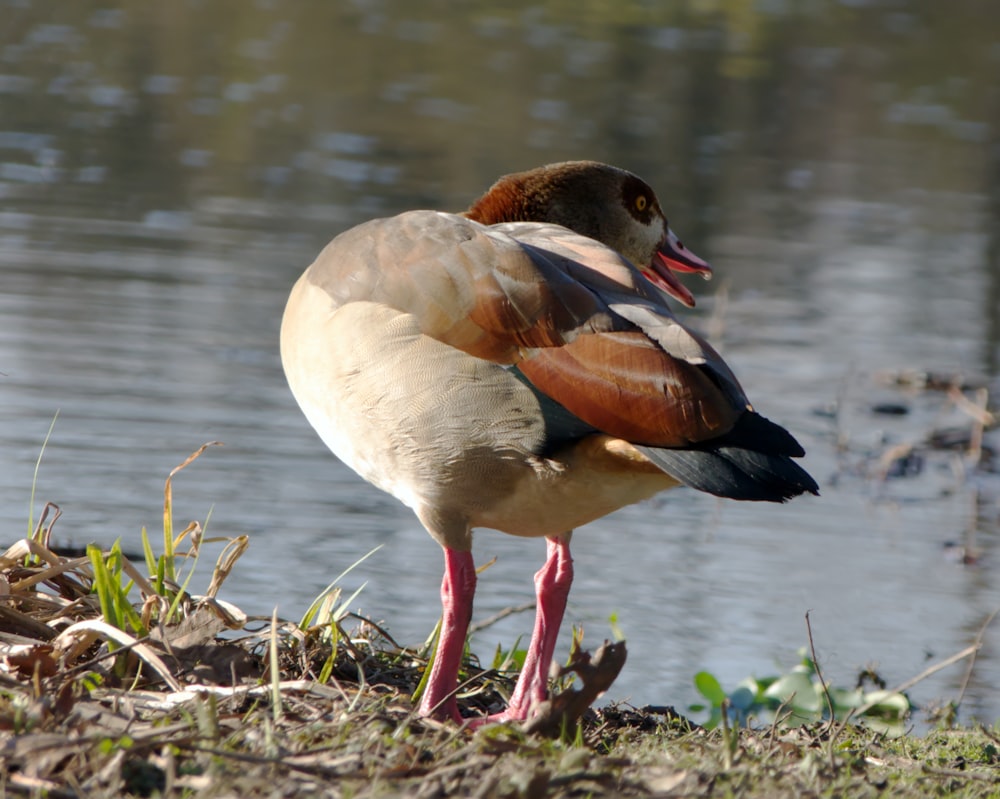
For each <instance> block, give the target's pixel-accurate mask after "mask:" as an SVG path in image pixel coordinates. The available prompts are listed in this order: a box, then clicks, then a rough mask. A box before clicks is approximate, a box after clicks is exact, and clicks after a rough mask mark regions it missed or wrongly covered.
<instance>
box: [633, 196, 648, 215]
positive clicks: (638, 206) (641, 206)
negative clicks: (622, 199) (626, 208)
mask: <svg viewBox="0 0 1000 799" xmlns="http://www.w3.org/2000/svg"><path fill="white" fill-rule="evenodd" d="M647 205H649V200H647V199H646V195H645V194H640V195H639V196H638V197H636V198H635V210H636V211H645V210H646V206H647Z"/></svg>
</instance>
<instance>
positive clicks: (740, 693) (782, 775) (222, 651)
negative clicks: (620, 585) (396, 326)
mask: <svg viewBox="0 0 1000 799" xmlns="http://www.w3.org/2000/svg"><path fill="white" fill-rule="evenodd" d="M197 454H198V453H196V454H195V456H193V457H192V459H193V458H194V457H197ZM192 459H189V461H187V462H185V464H182V465H181V467H178V468H184V467H185V466H186V465H187V464H188V463H190V460H192ZM175 472H176V470H175ZM171 476H172V475H171ZM56 518H57V512H56V511H55V510H54V509H52V508H47V509H46V511H45V512H44V513H43V514H42V518H41V519H40V520H39V522H38V523H37V524H35V525H33V533H32V535H31V536H29V537H28V538H25V539H23V540H21V541H19V542H16V543H15V544H13V545H12V546H11V547H10V548H9V549H8V550H7V551H6V553H4V554H3V555H2V556H0V597H2V600H3V601H0V762H2V769H0V797H3V796H7V795H10V796H39V797H42V796H45V797H132V796H143V797H145V796H170V797H179V796H205V797H209V796H211V797H229V796H232V797H326V796H330V797H349V796H356V797H368V796H407V797H435V796H477V797H542V796H558V797H562V796H565V797H576V796H593V797H602V796H608V797H611V796H622V797H633V796H634V797H640V796H641V797H647V796H688V797H716V796H718V797H727V796H750V797H786V796H787V797H801V796H831V797H833V796H850V797H868V796H873V797H874V796H914V797H917V796H920V797H924V796H960V797H986V796H998V795H1000V736H998V734H997V732H996V731H995V730H992V729H987V728H983V727H977V728H964V729H963V728H953V727H950V728H947V729H944V728H942V729H940V730H938V731H935V732H933V733H931V734H929V735H926V736H923V737H919V738H918V737H913V736H908V735H906V734H889V733H887V732H886V731H885V729H886V728H885V727H884V726H879V727H877V728H876V726H873V725H872V724H869V725H867V726H859V725H857V724H854V723H852V721H851V718H852V717H854V718H870V719H871V720H872V721H873V722H876V721H877V722H880V723H882V724H884V722H885V721H886V720H887V718H888V719H889V720H890V721H891V720H893V719H896V718H897V717H898V715H899V714H900V713H905V712H906V710H907V709H908V705H907V704H906V702H905V697H904V696H903V694H901V693H898V692H892V691H889V692H875V691H872V692H868V693H863V692H858V693H856V694H855V693H853V692H846V691H845V692H839V693H838V691H837V690H836V689H831V688H830V687H829V686H826V685H825V683H823V682H822V679H821V675H820V674H819V673H818V670H817V669H816V666H815V664H814V663H813V661H812V660H809V659H806V660H805V661H804V665H803V666H801V667H799V668H797V669H796V670H794V671H793V672H792V673H791V674H789V675H783V676H778V677H776V678H774V679H770V680H766V681H758V682H756V683H755V684H754V685H753V686H747V685H741V686H740V687H738V688H737V690H736V691H734V692H732V693H729V694H726V693H725V692H723V691H722V689H721V687H719V686H718V684H717V682H714V680H713V678H711V675H704V674H703V675H698V684H699V689H700V690H701V691H702V693H703V695H704V696H705V697H706V708H705V709H706V711H708V715H709V716H710V719H709V720H708V721H706V722H705V723H706V725H707V726H704V727H703V726H699V725H698V724H694V723H692V722H690V721H688V720H687V719H685V718H684V717H683V716H682V715H680V714H678V713H676V712H674V711H673V709H671V708H632V707H624V706H617V707H610V708H604V709H601V710H599V711H593V710H590V711H587V712H586V713H585V714H584V715H583V717H582V718H581V719H579V721H575V720H573V719H572V718H569V719H566V720H564V722H563V723H562V724H560V725H555V726H552V727H551V728H550V729H549V730H547V731H545V732H546V734H544V735H543V734H541V733H527V732H525V731H524V730H522V729H518V728H514V727H511V726H494V727H489V728H486V729H481V730H479V731H477V732H474V733H473V732H470V731H468V730H466V729H464V728H457V727H456V726H455V725H453V724H440V723H437V722H434V721H429V720H425V719H419V718H416V717H415V715H414V713H413V707H414V705H413V702H412V701H411V696H412V694H413V693H414V691H417V690H418V689H419V684H420V680H421V677H422V675H423V674H424V673H425V671H426V666H427V651H426V647H425V648H424V649H417V650H410V649H406V648H403V647H401V646H399V645H398V644H397V643H396V642H395V641H393V640H392V639H391V638H390V637H389V636H388V635H387V634H386V633H385V632H384V631H383V630H381V629H380V628H379V627H378V626H377V625H375V624H373V623H372V622H370V621H368V620H365V619H361V618H359V617H357V616H354V615H353V614H351V613H349V612H348V607H351V606H353V605H354V604H355V597H354V596H351V597H346V598H345V597H343V596H341V594H340V591H339V588H338V587H337V586H336V584H335V585H333V586H331V587H330V589H328V591H327V592H325V593H324V594H323V595H322V596H321V597H319V598H318V599H317V601H316V602H315V603H314V605H313V606H312V607H311V608H309V610H308V611H307V613H306V614H305V615H304V616H303V618H301V619H299V620H295V621H291V620H281V619H277V618H268V619H259V618H258V619H254V618H247V617H246V616H245V615H244V614H243V613H242V612H241V611H240V610H239V609H238V608H235V607H233V606H232V605H230V604H228V603H226V602H225V601H224V600H222V599H221V598H220V589H221V587H222V585H223V583H224V581H225V579H226V577H227V576H228V575H229V574H230V572H231V571H232V570H233V568H234V567H236V564H237V561H238V558H239V555H240V554H241V553H242V552H243V550H244V549H245V548H246V546H247V541H246V539H245V537H238V538H235V539H232V540H225V541H213V540H210V539H208V538H206V537H205V535H204V533H203V530H202V527H201V525H199V524H198V523H192V524H190V525H188V526H187V527H185V528H184V529H183V530H177V529H175V526H174V522H173V513H172V490H171V485H170V479H168V480H167V484H166V491H165V503H164V529H163V532H162V539H163V540H162V543H160V542H157V543H156V544H155V545H154V544H153V542H152V541H151V539H150V537H149V536H146V535H145V534H144V535H143V552H142V553H139V554H138V555H137V556H135V557H129V556H128V555H127V554H125V553H123V552H122V551H121V549H120V548H119V547H117V546H115V547H112V548H111V549H110V550H108V551H101V550H99V549H97V548H96V547H88V548H87V550H85V551H83V552H79V553H71V552H65V551H61V552H60V551H56V550H54V549H53V547H52V545H51V539H52V532H53V524H54V522H55V519H56ZM157 550H158V551H157ZM209 550H219V554H218V555H217V556H216V558H215V563H214V566H213V567H212V568H211V575H210V576H209V575H208V574H207V572H208V568H207V567H206V566H205V565H204V564H203V565H202V567H201V571H200V572H199V579H198V580H197V581H193V580H192V575H193V574H194V571H195V567H196V565H197V564H198V561H199V559H201V558H202V557H204V556H205V553H207V552H208V551H209ZM201 572H204V573H205V574H204V578H207V584H208V587H207V588H206V589H205V590H204V593H203V594H201V595H196V594H195V593H194V589H193V588H192V587H191V586H192V583H193V582H199V583H204V582H205V580H204V579H202V574H201ZM614 651H615V652H619V654H620V655H623V654H624V651H623V650H614ZM515 662H516V653H510V654H509V655H507V656H504V655H501V656H499V657H498V659H497V660H496V661H495V662H493V663H492V664H488V665H487V664H484V666H486V667H480V665H479V663H478V662H477V661H476V660H475V659H474V658H470V661H469V663H468V666H467V669H466V672H465V675H464V676H466V677H467V678H468V679H467V682H466V684H465V685H464V686H463V688H462V694H461V697H460V702H461V705H462V708H463V711H465V712H466V713H467V714H470V715H471V714H475V713H479V712H483V711H485V710H486V709H489V708H495V707H496V706H497V705H498V704H500V703H502V701H503V697H504V696H505V695H507V693H508V692H509V688H510V673H509V672H510V667H511V666H512V665H514V664H515ZM599 665H600V661H599V659H598V658H597V657H596V656H595V658H594V660H593V661H588V659H587V657H586V656H585V655H584V654H583V653H582V652H581V653H577V654H576V656H575V661H574V664H573V668H572V669H570V670H569V671H567V673H566V674H565V675H564V676H563V677H562V678H560V679H559V680H558V681H557V687H558V689H559V690H560V691H562V692H564V694H563V695H570V693H571V692H573V691H582V692H585V691H586V690H587V689H588V685H590V680H591V677H592V674H591V673H590V672H588V671H587V668H590V667H595V668H596V667H598V666H599ZM619 665H620V664H619ZM574 671H575V674H574V673H572V672H574ZM782 685H784V686H785V689H786V690H785V692H784V693H782V691H781V690H779V687H780V686H782ZM806 700H808V701H806ZM880 702H881V705H880ZM901 702H902V705H901V704H900V703H901ZM852 703H853V704H852ZM878 707H881V711H880V712H878V713H876V710H875V709H876V708H878ZM844 708H846V709H847V710H848V711H849V713H848V714H847V715H848V718H847V719H846V720H845V719H844V718H843V717H844V716H845V713H843V712H841V713H839V714H838V713H837V712H836V711H838V710H842V709H844ZM800 710H801V711H802V713H806V714H808V713H813V714H814V718H815V720H813V721H810V722H808V723H805V724H801V723H797V717H799V720H801V713H799V712H798V711H800ZM830 710H834V711H835V712H834V713H832V714H831V713H830V712H829V711H830ZM765 713H766V714H767V715H765ZM893 714H895V715H893ZM838 715H839V716H840V717H841V718H840V720H838ZM831 716H832V718H831ZM806 718H808V715H806ZM741 720H743V721H747V720H749V722H750V723H749V726H744V725H742V724H740V722H741ZM901 729H903V727H901V726H897V727H896V728H895V730H896V732H897V733H898V732H899V730H901Z"/></svg>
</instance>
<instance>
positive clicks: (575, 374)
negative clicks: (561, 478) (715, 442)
mask: <svg viewBox="0 0 1000 799" xmlns="http://www.w3.org/2000/svg"><path fill="white" fill-rule="evenodd" d="M526 355H527V357H526V358H525V359H524V360H523V361H521V362H520V363H519V364H518V368H519V369H520V370H521V372H522V373H523V374H524V375H525V377H527V378H528V379H529V380H530V381H531V383H532V384H533V385H534V386H535V387H536V388H537V389H538V390H539V391H541V392H542V393H544V394H545V395H547V396H548V397H551V398H552V399H553V400H555V401H556V402H558V403H559V404H560V405H562V406H563V407H565V408H566V409H567V410H569V411H570V412H572V413H573V414H575V415H576V416H578V417H579V418H580V419H582V420H583V421H585V422H587V423H588V424H590V425H592V426H593V427H595V428H597V429H598V430H600V431H602V432H604V433H607V434H609V435H612V436H616V437H618V438H623V439H626V440H628V441H631V442H634V443H641V444H647V445H650V446H656V447H684V446H687V445H689V444H691V443H694V442H699V441H705V440H708V439H711V438H716V437H718V436H720V435H722V434H724V433H726V432H727V431H728V430H729V429H730V428H732V426H733V425H734V424H735V423H736V420H737V418H738V417H739V416H740V414H741V413H743V412H744V411H745V410H746V408H745V407H740V406H739V405H736V404H734V403H733V402H732V400H731V399H730V398H729V397H728V396H727V394H726V393H724V392H723V391H720V389H719V387H718V386H717V385H716V384H715V382H714V381H713V380H712V379H710V377H709V376H708V375H707V374H706V373H705V371H704V370H703V368H702V367H700V366H697V365H694V364H691V363H688V362H687V361H684V360H680V359H677V358H673V357H671V356H670V355H668V354H667V353H666V352H664V351H663V350H662V349H661V348H660V347H659V346H658V345H657V344H656V343H655V342H653V341H652V340H651V339H650V338H649V337H647V336H646V334H645V333H643V332H642V331H640V330H622V331H611V332H601V333H591V334H587V335H581V336H578V337H577V338H575V339H573V341H571V342H569V343H568V344H566V345H564V346H562V347H553V348H546V349H540V350H536V351H533V352H531V353H527V354H526Z"/></svg>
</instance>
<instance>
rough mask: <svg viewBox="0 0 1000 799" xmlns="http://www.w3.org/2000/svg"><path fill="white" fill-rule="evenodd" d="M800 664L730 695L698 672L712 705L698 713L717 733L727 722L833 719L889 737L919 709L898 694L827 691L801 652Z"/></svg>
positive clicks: (749, 681) (751, 680)
mask: <svg viewBox="0 0 1000 799" xmlns="http://www.w3.org/2000/svg"><path fill="white" fill-rule="evenodd" d="M799 654H800V657H801V659H800V661H799V663H798V664H797V665H796V666H794V667H793V668H792V669H791V670H790V671H789V672H788V673H786V674H780V675H772V676H769V677H759V678H758V677H747V678H745V679H743V680H741V681H740V682H739V683H738V684H737V685H736V687H735V688H734V689H733V690H732V691H729V692H727V691H726V690H725V689H724V688H723V687H722V684H721V683H720V682H719V680H718V679H717V678H716V677H715V675H714V674H710V673H709V672H707V671H701V672H698V674H696V675H695V677H694V684H695V688H697V689H698V693H700V694H701V695H702V696H703V697H705V699H706V700H707V702H706V703H698V704H693V705H691V706H690V707H689V710H691V711H693V712H704V711H708V713H709V718H708V720H707V721H706V722H705V726H706V727H709V728H710V729H714V728H715V727H717V726H719V725H720V724H721V723H722V722H723V714H724V713H725V714H726V719H727V720H728V721H729V722H730V723H732V724H735V725H737V726H746V725H747V724H748V723H749V722H750V720H751V719H756V720H758V721H761V722H764V723H771V722H774V721H777V722H779V723H782V724H791V725H796V724H807V723H809V722H814V721H819V720H822V719H826V718H829V717H830V713H831V709H832V712H833V715H834V717H835V718H837V719H844V718H846V717H847V716H849V715H851V716H856V717H858V718H861V719H864V720H865V721H866V723H868V724H870V725H873V726H877V727H879V728H881V729H883V730H886V731H892V730H893V729H895V728H899V727H901V725H902V722H903V721H904V719H905V718H906V717H907V715H908V714H909V712H910V711H911V710H912V709H913V706H912V704H911V703H910V700H909V698H907V696H906V695H905V694H903V693H900V692H898V691H887V690H884V689H876V690H868V691H866V690H865V689H864V688H863V687H860V686H859V687H857V688H838V687H834V686H824V684H823V682H822V680H820V678H819V672H818V670H817V668H816V663H815V662H814V661H813V660H812V658H810V657H809V656H808V655H807V654H806V650H805V649H802V650H800V651H799Z"/></svg>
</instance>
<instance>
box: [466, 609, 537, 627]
mask: <svg viewBox="0 0 1000 799" xmlns="http://www.w3.org/2000/svg"><path fill="white" fill-rule="evenodd" d="M535 606H536V605H535V602H534V601H532V602H524V603H522V604H520V605H512V606H510V607H508V608H504V609H503V610H501V611H499V612H498V613H494V614H493V615H492V616H489V617H488V618H485V619H483V620H482V621H477V622H476V623H475V624H470V625H469V635H473V634H474V633H478V632H482V631H483V630H485V629H486V628H488V627H492V626H493V625H494V624H496V623H497V622H498V621H502V620H503V619H506V618H507V617H508V616H513V615H514V614H515V613H524V612H525V611H528V610H534V609H535Z"/></svg>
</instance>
